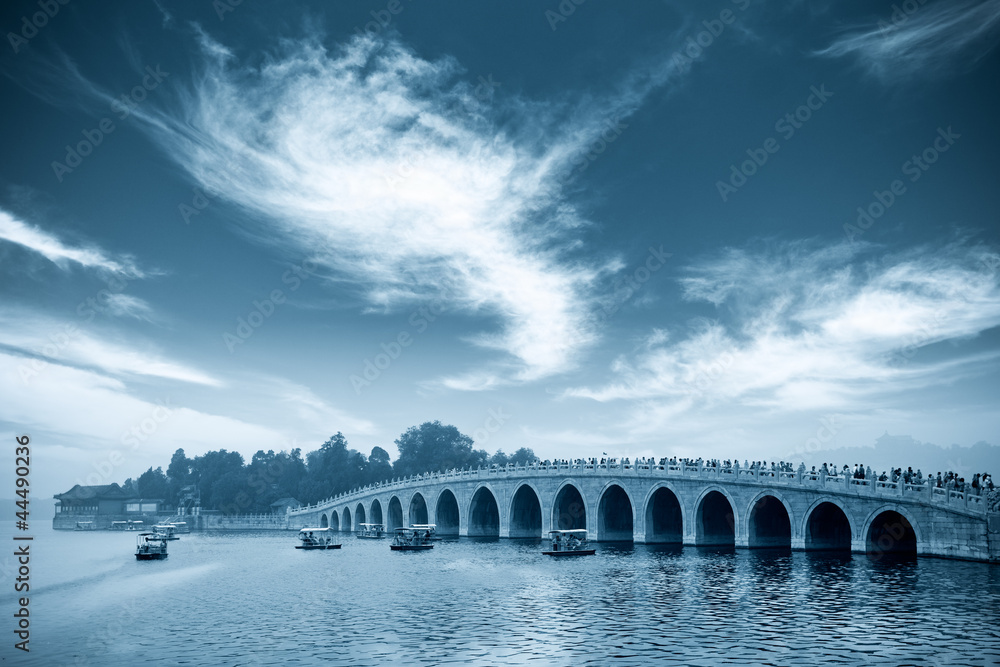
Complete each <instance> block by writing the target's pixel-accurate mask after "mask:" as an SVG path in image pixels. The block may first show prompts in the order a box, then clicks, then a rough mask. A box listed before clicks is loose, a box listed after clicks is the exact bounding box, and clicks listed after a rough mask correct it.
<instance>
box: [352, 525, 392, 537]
mask: <svg viewBox="0 0 1000 667" xmlns="http://www.w3.org/2000/svg"><path fill="white" fill-rule="evenodd" d="M357 536H358V538H359V539H362V540H381V539H385V536H386V535H385V526H383V525H382V524H380V523H363V524H361V530H359V531H358V533H357Z"/></svg>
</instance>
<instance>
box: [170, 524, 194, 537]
mask: <svg viewBox="0 0 1000 667" xmlns="http://www.w3.org/2000/svg"><path fill="white" fill-rule="evenodd" d="M170 525H171V526H173V527H174V532H175V533H176V534H178V535H182V534H187V533H190V532H191V528H190V527H189V526H188V525H187V522H186V521H171V522H170Z"/></svg>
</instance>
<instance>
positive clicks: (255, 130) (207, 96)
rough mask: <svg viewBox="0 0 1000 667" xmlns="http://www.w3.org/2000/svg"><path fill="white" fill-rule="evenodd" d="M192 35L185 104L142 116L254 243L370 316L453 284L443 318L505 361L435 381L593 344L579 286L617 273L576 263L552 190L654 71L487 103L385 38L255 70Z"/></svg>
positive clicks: (574, 217) (489, 372)
mask: <svg viewBox="0 0 1000 667" xmlns="http://www.w3.org/2000/svg"><path fill="white" fill-rule="evenodd" d="M199 38H200V40H201V42H202V47H203V52H204V56H205V59H206V65H205V70H204V72H203V73H202V74H201V75H200V76H199V77H198V78H197V80H196V81H195V82H194V83H193V84H192V88H191V89H190V90H188V91H187V92H186V93H184V94H183V95H182V97H181V100H180V104H179V108H177V109H172V110H170V111H165V110H159V111H157V110H155V109H153V106H152V105H149V107H148V109H147V108H144V109H143V110H142V111H140V112H138V113H137V116H138V117H141V118H142V119H143V120H144V121H146V122H147V123H148V127H149V128H151V130H152V132H153V133H154V135H155V136H156V137H157V138H158V140H159V141H160V142H161V143H162V145H163V146H164V147H165V149H166V151H167V152H168V153H169V154H170V155H171V156H172V157H173V158H174V159H175V160H176V161H177V162H178V163H179V164H180V165H182V166H183V168H184V169H186V170H187V171H188V172H189V173H190V175H191V176H192V177H193V178H194V179H195V180H196V181H197V182H198V183H199V184H200V185H201V186H203V187H205V188H206V189H208V190H210V191H211V192H213V193H217V194H218V196H220V197H223V198H226V199H228V200H230V201H231V202H234V203H236V204H237V205H239V206H241V207H244V208H245V209H248V210H250V211H252V212H254V213H255V214H257V215H255V216H251V218H253V219H255V220H261V219H263V220H264V221H265V222H262V223H260V224H259V226H256V227H254V228H253V229H252V230H251V232H252V233H255V234H256V235H257V236H258V237H259V238H260V239H261V241H262V242H267V243H280V244H281V245H283V246H287V247H296V248H297V251H298V252H301V250H302V249H303V248H305V249H307V251H309V252H311V253H313V254H314V255H315V259H316V261H319V262H321V263H323V264H325V265H326V266H327V267H328V268H329V269H330V270H331V272H332V273H333V274H334V275H335V277H336V278H337V279H339V280H341V281H344V282H346V283H350V284H353V285H354V286H356V288H357V290H358V292H359V293H361V295H362V297H363V299H364V300H365V302H366V308H367V309H368V310H369V311H370V310H378V311H382V312H385V311H389V310H394V309H399V308H403V307H407V306H410V305H412V304H415V303H421V302H422V301H424V300H427V299H429V298H430V297H433V296H437V295H438V290H439V286H440V285H442V284H447V285H449V286H451V289H450V291H449V294H448V296H447V300H448V308H449V310H453V311H454V312H456V313H460V314H473V315H476V316H482V317H484V318H491V319H490V321H497V322H499V329H498V330H495V331H490V332H483V333H481V334H479V335H476V336H474V337H472V338H471V342H472V343H473V344H475V345H477V346H480V347H483V348H487V349H491V350H496V351H498V352H500V353H501V354H500V355H498V356H497V357H496V358H495V364H494V365H491V366H489V367H488V368H487V369H485V370H484V369H483V368H477V369H471V370H470V375H468V376H462V377H456V378H445V379H444V380H443V382H442V384H443V385H444V386H447V387H452V388H461V389H483V388H490V387H495V386H498V385H501V384H505V383H510V382H523V381H530V380H535V379H538V378H542V377H546V376H549V375H552V374H554V373H559V372H561V371H564V370H566V369H568V368H571V367H572V366H574V364H575V362H576V359H577V358H578V352H579V351H580V350H582V349H584V348H586V347H587V346H589V345H591V344H592V343H593V342H594V341H595V339H596V337H597V333H596V330H595V327H594V323H593V321H592V318H591V316H590V313H591V312H592V308H591V307H590V305H589V301H590V300H591V299H592V296H591V290H592V288H593V285H594V283H595V279H596V278H597V277H598V276H600V275H601V274H602V273H603V272H606V271H608V270H613V269H614V267H615V266H616V264H615V263H614V261H613V260H611V259H610V258H607V259H606V260H605V261H604V263H602V261H601V260H596V261H594V260H588V261H586V262H585V261H583V260H581V259H580V258H579V256H578V255H576V254H574V251H575V249H576V246H578V241H576V240H575V230H578V229H579V228H580V227H581V226H584V225H586V224H588V223H587V221H586V220H585V219H583V217H582V216H581V215H580V213H579V212H578V211H577V210H576V209H575V208H574V207H573V206H572V205H571V204H570V203H568V202H567V201H566V199H565V197H564V196H563V183H564V182H565V181H566V179H568V178H569V177H570V173H571V171H572V168H573V166H574V161H575V160H577V159H578V158H579V157H580V156H581V155H582V154H583V152H585V150H587V148H588V146H589V144H590V143H591V142H593V141H594V140H595V138H596V137H598V136H599V135H600V133H601V132H602V131H606V129H607V126H608V123H609V122H612V121H613V120H614V118H616V117H621V116H623V115H627V114H628V113H630V112H631V111H632V110H634V108H635V107H636V106H637V105H638V103H639V102H640V101H641V99H642V96H643V95H644V94H645V93H646V92H648V90H650V89H651V87H653V86H655V85H658V84H659V83H662V81H663V80H664V79H665V78H666V76H667V70H666V69H663V67H660V68H659V69H657V68H652V69H651V70H649V71H645V72H641V73H637V74H634V75H633V76H631V77H629V78H628V81H627V82H626V83H625V84H623V87H622V89H621V90H617V91H614V94H613V95H609V96H608V97H607V99H606V100H603V101H600V100H597V101H595V100H590V101H589V102H587V103H585V104H580V105H576V106H569V105H545V104H536V103H529V102H526V101H523V100H515V99H511V100H509V102H507V103H503V105H502V106H498V107H490V108H488V107H487V106H486V105H487V103H486V101H484V100H481V99H478V98H477V96H476V94H475V84H473V83H469V82H465V81H463V80H461V70H460V67H459V65H458V64H457V63H456V62H455V61H454V60H452V59H449V58H442V59H440V60H437V61H428V60H424V59H422V58H420V57H419V56H417V55H416V54H415V53H413V52H412V51H410V50H408V49H407V48H405V47H404V46H402V45H400V44H399V43H398V42H394V41H382V40H376V39H372V38H356V39H354V40H353V41H351V42H350V43H349V44H346V45H344V46H342V47H340V48H339V50H338V51H336V52H335V53H331V52H328V51H327V50H326V49H325V48H323V46H321V45H320V44H319V43H318V41H315V40H304V41H301V42H297V43H294V44H292V43H286V44H285V45H284V47H283V48H284V50H283V51H282V52H280V53H278V54H274V55H271V56H269V57H268V58H267V59H266V60H265V62H264V64H263V65H261V66H260V67H259V68H249V67H244V66H242V65H240V64H239V63H238V61H237V58H236V57H235V56H234V55H233V54H232V53H231V52H230V51H229V50H228V49H226V48H225V47H223V46H221V45H219V44H217V43H216V42H214V41H212V40H211V39H210V38H209V37H208V36H206V35H205V33H204V32H199ZM491 104H498V105H499V104H501V103H500V102H492V103H491ZM501 118H502V119H503V120H502V121H499V120H496V119H501ZM248 224H256V223H248Z"/></svg>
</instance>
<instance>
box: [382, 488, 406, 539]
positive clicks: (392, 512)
mask: <svg viewBox="0 0 1000 667" xmlns="http://www.w3.org/2000/svg"><path fill="white" fill-rule="evenodd" d="M386 519H387V521H388V523H387V524H386V529H387V530H389V531H390V532H391V531H394V530H396V529H397V528H402V527H403V505H402V503H400V502H399V498H398V497H396V496H392V497H391V498H389V512H388V517H386Z"/></svg>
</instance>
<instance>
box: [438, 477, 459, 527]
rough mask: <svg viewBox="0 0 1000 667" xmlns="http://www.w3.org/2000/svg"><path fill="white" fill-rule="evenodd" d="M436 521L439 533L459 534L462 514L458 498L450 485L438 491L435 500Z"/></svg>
mask: <svg viewBox="0 0 1000 667" xmlns="http://www.w3.org/2000/svg"><path fill="white" fill-rule="evenodd" d="M434 523H435V524H437V532H438V534H439V535H458V531H459V527H460V526H461V525H462V516H461V514H460V513H459V510H458V498H457V497H456V496H455V492H454V491H452V490H451V488H449V487H445V488H443V489H441V490H440V491H439V492H438V496H437V500H436V501H435V502H434Z"/></svg>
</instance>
